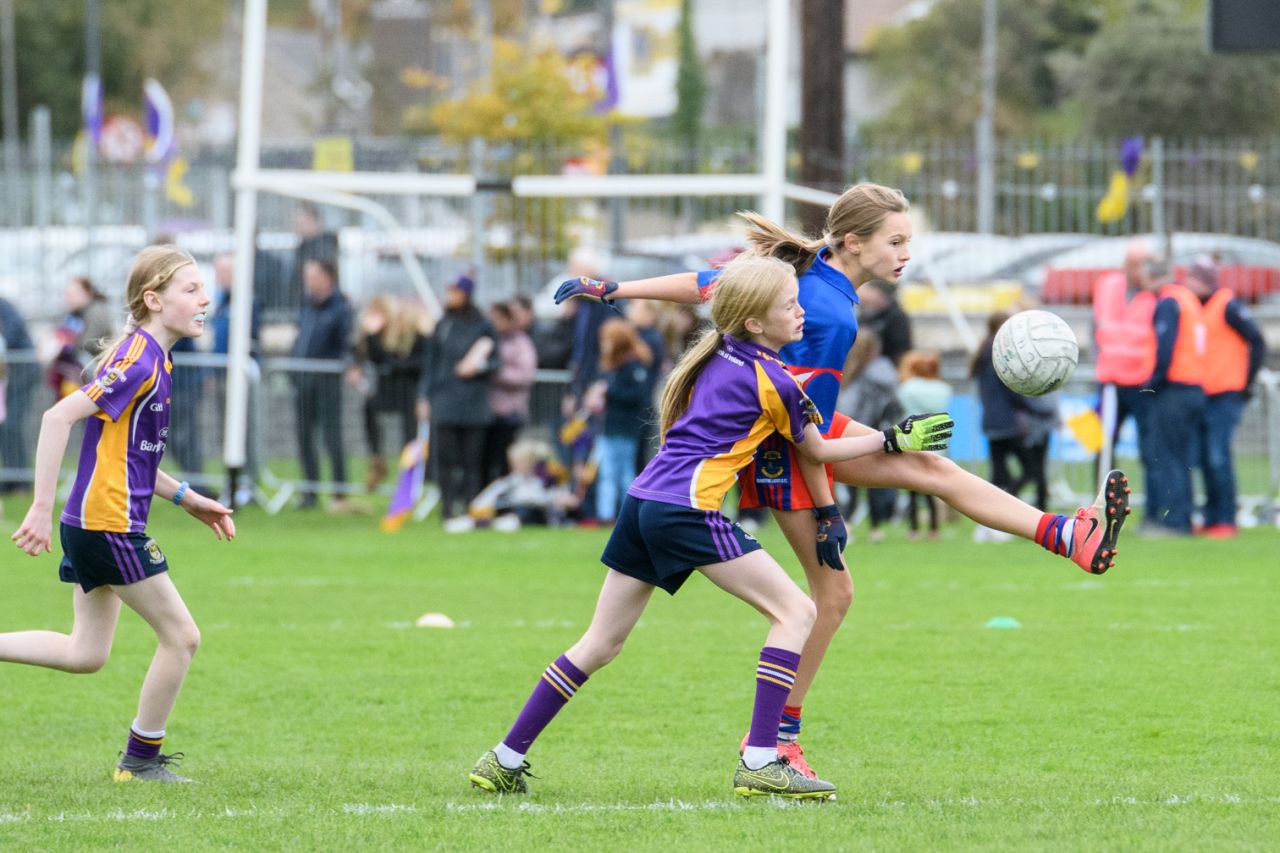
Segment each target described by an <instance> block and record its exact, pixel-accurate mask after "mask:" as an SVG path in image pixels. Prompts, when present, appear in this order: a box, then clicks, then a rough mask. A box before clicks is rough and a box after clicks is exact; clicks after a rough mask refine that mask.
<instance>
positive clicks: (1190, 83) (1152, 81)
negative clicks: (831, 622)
mask: <svg viewBox="0 0 1280 853" xmlns="http://www.w3.org/2000/svg"><path fill="white" fill-rule="evenodd" d="M1145 11H1146V13H1145V14H1132V15H1128V16H1126V17H1123V18H1121V19H1119V20H1117V21H1116V22H1115V23H1114V24H1113V25H1111V26H1108V27H1107V28H1106V29H1104V30H1103V32H1102V33H1101V34H1100V35H1099V36H1098V37H1097V38H1096V39H1094V40H1093V42H1092V43H1091V44H1090V46H1089V50H1088V52H1087V53H1086V54H1085V57H1084V73H1083V75H1082V79H1081V84H1080V87H1079V91H1078V93H1077V97H1078V98H1079V102H1080V104H1081V106H1082V108H1083V114H1084V116H1085V122H1086V125H1087V126H1088V128H1089V129H1090V130H1092V131H1093V132H1095V133H1099V134H1105V135H1108V136H1128V135H1131V134H1153V135H1162V136H1175V137H1176V136H1182V137H1191V136H1244V135H1250V134H1261V133H1267V132H1274V131H1276V130H1280V58H1276V57H1274V56H1241V55H1210V54H1209V53H1208V52H1207V50H1206V39H1205V34H1204V28H1203V25H1202V23H1200V22H1198V21H1188V20H1186V19H1185V18H1184V17H1182V16H1180V15H1179V14H1177V10H1176V9H1168V8H1162V7H1160V6H1158V5H1155V4H1150V5H1148V7H1147V8H1146V10H1145Z"/></svg>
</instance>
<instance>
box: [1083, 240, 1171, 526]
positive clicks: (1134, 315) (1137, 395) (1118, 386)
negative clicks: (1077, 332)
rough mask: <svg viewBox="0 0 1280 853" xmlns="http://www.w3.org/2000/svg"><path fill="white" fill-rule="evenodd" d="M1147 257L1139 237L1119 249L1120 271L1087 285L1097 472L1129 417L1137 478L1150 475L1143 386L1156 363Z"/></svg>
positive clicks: (1105, 466)
mask: <svg viewBox="0 0 1280 853" xmlns="http://www.w3.org/2000/svg"><path fill="white" fill-rule="evenodd" d="M1157 262H1158V261H1157ZM1152 263H1153V259H1152V257H1151V252H1150V250H1149V249H1148V248H1147V244H1146V242H1145V241H1144V240H1134V241H1132V242H1130V243H1129V245H1128V246H1127V247H1126V249H1125V255H1124V270H1123V271H1116V272H1110V273H1107V274H1105V275H1103V276H1101V277H1099V278H1098V280H1097V282H1095V283H1094V286H1093V334H1094V343H1095V345H1096V349H1097V367H1096V373H1097V378H1098V382H1099V384H1100V388H1099V398H1100V401H1099V402H1100V405H1099V409H1100V411H1101V418H1102V432H1103V439H1104V442H1105V443H1104V446H1103V448H1102V452H1101V453H1100V454H1099V459H1098V471H1099V472H1100V474H1101V475H1105V474H1106V472H1107V471H1108V470H1110V469H1111V466H1112V461H1113V460H1112V456H1113V455H1114V454H1113V450H1114V448H1115V445H1116V440H1117V438H1118V437H1119V435H1120V429H1121V427H1122V426H1124V421H1125V419H1126V418H1128V417H1132V418H1133V421H1134V424H1135V426H1136V427H1137V433H1138V453H1139V457H1140V460H1141V462H1142V468H1143V476H1144V478H1146V479H1147V480H1148V481H1149V480H1150V477H1151V468H1152V462H1151V452H1150V449H1151V442H1150V437H1149V436H1148V434H1147V432H1148V430H1147V426H1146V423H1147V413H1148V411H1149V409H1150V404H1151V394H1150V393H1149V392H1145V391H1144V390H1143V388H1144V386H1145V385H1146V384H1147V381H1148V380H1149V379H1151V371H1152V369H1153V368H1154V367H1155V363H1156V341H1155V327H1154V325H1153V323H1152V317H1153V316H1154V315H1155V310H1156V299H1157V296H1156V289H1157V287H1156V285H1155V284H1154V283H1153V279H1152V277H1151V265H1152ZM1153 507H1154V505H1153V503H1152V493H1151V490H1150V489H1147V513H1146V514H1147V517H1148V518H1154V517H1155V512H1154V509H1153Z"/></svg>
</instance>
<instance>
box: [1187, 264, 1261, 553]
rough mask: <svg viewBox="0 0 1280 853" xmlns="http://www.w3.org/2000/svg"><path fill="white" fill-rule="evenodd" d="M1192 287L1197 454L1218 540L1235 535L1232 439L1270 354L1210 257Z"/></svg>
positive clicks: (1209, 524)
mask: <svg viewBox="0 0 1280 853" xmlns="http://www.w3.org/2000/svg"><path fill="white" fill-rule="evenodd" d="M1187 285H1188V287H1190V288H1191V290H1192V291H1193V292H1194V293H1195V294H1196V296H1197V297H1199V298H1200V301H1201V302H1202V303H1204V325H1205V365H1204V392H1205V410H1204V420H1203V422H1202V425H1201V432H1200V440H1199V447H1200V453H1199V454H1198V457H1199V458H1198V462H1199V465H1200V470H1201V472H1202V473H1203V475H1204V486H1205V507H1204V526H1203V533H1204V535H1205V536H1208V537H1210V538H1213V539H1230V538H1232V537H1233V536H1235V535H1236V533H1237V529H1236V477H1235V460H1234V459H1233V458H1232V454H1231V440H1232V438H1233V437H1234V435H1235V430H1236V426H1237V425H1238V424H1239V423H1240V416H1241V414H1242V413H1243V412H1244V404H1245V399H1246V395H1247V394H1248V389H1249V386H1251V385H1252V384H1253V380H1254V378H1255V377H1256V376H1257V375H1258V371H1259V370H1260V369H1261V368H1262V364H1263V362H1264V361H1265V360H1266V357H1267V344H1266V341H1265V340H1263V337H1262V330H1261V329H1259V328H1258V324H1257V323H1255V322H1254V321H1253V318H1252V317H1251V316H1250V314H1249V309H1248V308H1246V307H1245V306H1244V305H1243V304H1241V302H1240V301H1239V300H1238V299H1236V296H1235V293H1233V292H1232V291H1231V290H1230V289H1229V288H1225V287H1220V286H1219V285H1218V266H1217V264H1215V263H1214V261H1213V259H1212V258H1210V257H1208V256H1204V255H1202V256H1200V257H1198V258H1196V259H1195V261H1193V262H1192V264H1191V269H1190V271H1189V273H1188V276H1187Z"/></svg>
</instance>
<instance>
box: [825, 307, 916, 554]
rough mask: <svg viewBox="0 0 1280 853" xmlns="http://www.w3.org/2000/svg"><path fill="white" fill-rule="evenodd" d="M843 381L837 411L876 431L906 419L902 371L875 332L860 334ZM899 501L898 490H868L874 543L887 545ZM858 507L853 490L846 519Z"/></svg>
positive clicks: (856, 495)
mask: <svg viewBox="0 0 1280 853" xmlns="http://www.w3.org/2000/svg"><path fill="white" fill-rule="evenodd" d="M843 381H844V387H843V388H842V389H841V391H840V396H839V397H838V398H837V400H836V411H839V412H844V413H845V414H846V415H848V416H849V417H851V418H853V419H854V420H855V421H857V422H858V423H860V424H865V425H867V426H869V427H874V428H876V429H888V428H890V427H892V426H893V425H894V424H895V423H897V422H898V421H899V420H901V419H902V407H901V406H900V405H899V403H898V371H897V370H895V369H894V366H893V362H892V361H890V360H889V358H888V356H886V355H884V354H883V353H881V352H880V336H879V335H877V334H876V333H875V332H872V331H868V330H866V329H862V330H861V331H859V333H858V337H857V339H855V340H854V342H853V347H852V348H851V349H850V350H849V356H848V358H847V359H846V360H845V369H844V376H843ZM897 500H898V491H897V489H880V488H872V489H867V515H868V519H869V521H870V524H871V533H870V534H869V535H868V539H870V541H872V542H883V541H884V531H883V530H882V529H881V525H883V524H885V523H886V522H888V521H890V520H891V519H892V518H893V510H894V505H895V504H896V503H897ZM857 505H858V490H857V489H855V488H853V487H850V489H849V502H848V506H847V508H846V512H845V514H846V516H848V517H852V516H853V513H854V511H855V510H856V509H857Z"/></svg>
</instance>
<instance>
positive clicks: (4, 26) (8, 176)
mask: <svg viewBox="0 0 1280 853" xmlns="http://www.w3.org/2000/svg"><path fill="white" fill-rule="evenodd" d="M13 29H14V27H13V0H0V80H3V91H2V92H0V99H3V101H4V173H5V194H6V195H7V196H8V197H9V224H10V225H12V226H13V227H14V228H18V227H20V226H21V225H22V196H23V194H22V189H21V181H22V162H21V150H20V149H19V147H18V60H17V50H16V48H15V47H14V36H13Z"/></svg>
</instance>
